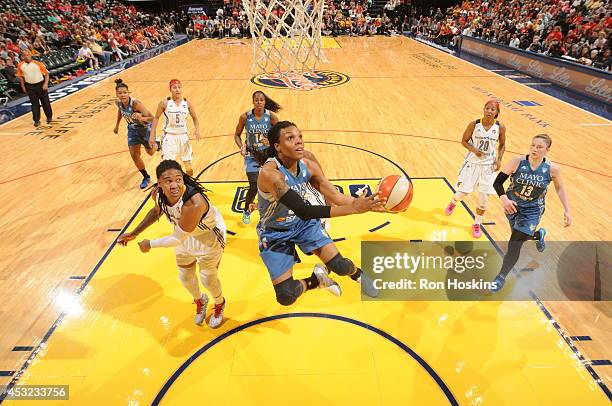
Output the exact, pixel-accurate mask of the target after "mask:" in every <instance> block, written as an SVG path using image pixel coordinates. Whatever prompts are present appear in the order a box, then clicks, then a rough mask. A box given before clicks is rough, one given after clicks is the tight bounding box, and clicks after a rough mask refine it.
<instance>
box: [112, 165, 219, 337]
mask: <svg viewBox="0 0 612 406" xmlns="http://www.w3.org/2000/svg"><path fill="white" fill-rule="evenodd" d="M156 174H157V186H158V188H157V189H156V190H155V191H154V192H153V193H152V195H151V197H152V198H153V200H154V201H155V207H153V208H152V209H151V210H149V213H147V215H146V217H145V218H144V219H143V220H142V221H141V222H140V224H138V225H137V226H136V228H134V230H132V231H131V232H129V233H125V234H122V235H120V236H119V238H118V239H117V242H118V243H119V244H121V245H124V246H125V245H126V244H127V243H128V242H129V241H132V240H133V239H135V238H136V237H137V236H138V235H139V234H140V233H142V232H143V231H144V230H146V229H147V228H148V227H149V226H150V225H152V224H153V223H155V222H156V221H157V220H158V219H159V218H160V217H161V216H162V214H165V215H166V217H167V218H168V220H169V221H170V222H171V223H172V224H173V225H174V232H173V233H172V234H170V235H167V236H165V237H162V238H158V239H155V240H142V241H140V242H139V243H138V246H139V247H140V250H141V251H142V252H149V250H150V249H151V248H161V247H174V250H175V254H176V263H177V265H178V269H179V279H180V281H181V283H182V284H183V286H184V287H185V288H186V289H187V290H188V291H189V293H191V295H192V296H193V299H194V303H195V305H196V316H195V323H196V324H198V325H200V324H202V323H203V322H204V319H205V317H206V306H207V305H208V296H207V295H206V294H202V293H201V291H200V285H199V282H198V278H197V276H196V272H195V271H196V263H197V264H198V265H199V267H200V281H201V282H202V285H204V287H205V288H206V289H207V290H208V292H210V294H211V295H212V297H213V300H214V302H215V305H214V309H213V314H212V315H211V316H210V318H209V320H208V325H209V326H210V327H212V328H217V327H219V325H220V324H221V322H222V321H223V311H224V310H225V298H224V297H223V292H222V290H221V282H220V281H219V278H218V277H217V272H218V271H219V264H220V262H221V257H222V256H223V249H224V248H225V223H224V221H223V217H222V216H221V213H220V212H219V210H217V208H216V207H215V206H213V205H212V203H211V202H210V201H209V200H208V197H207V196H206V194H205V192H206V189H205V188H204V187H203V186H202V185H201V184H200V183H199V182H198V181H197V180H196V179H194V178H192V177H191V176H189V175H187V174H186V173H184V172H183V170H182V169H181V166H180V165H179V163H178V162H176V161H172V160H165V161H162V162H161V163H160V164H159V165H158V166H157V169H156Z"/></svg>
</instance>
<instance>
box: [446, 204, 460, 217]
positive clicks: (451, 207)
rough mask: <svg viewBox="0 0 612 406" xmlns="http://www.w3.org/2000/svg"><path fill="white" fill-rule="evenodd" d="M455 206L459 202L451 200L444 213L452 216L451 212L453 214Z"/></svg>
mask: <svg viewBox="0 0 612 406" xmlns="http://www.w3.org/2000/svg"><path fill="white" fill-rule="evenodd" d="M455 207H457V203H455V202H450V203H449V204H448V206H446V209H444V214H446V215H447V216H450V215H451V214H453V211H454V210H455Z"/></svg>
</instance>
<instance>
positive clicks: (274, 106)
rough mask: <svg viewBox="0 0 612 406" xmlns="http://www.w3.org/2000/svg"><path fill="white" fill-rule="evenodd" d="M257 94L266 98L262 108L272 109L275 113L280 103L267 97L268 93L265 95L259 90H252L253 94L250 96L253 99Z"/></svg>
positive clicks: (279, 107)
mask: <svg viewBox="0 0 612 406" xmlns="http://www.w3.org/2000/svg"><path fill="white" fill-rule="evenodd" d="M258 94H260V95H262V96H263V97H264V99H266V105H265V106H264V109H266V110H270V111H273V112H275V113H276V112H278V111H279V110H280V109H281V106H280V104H278V103H277V102H275V101H274V100H272V99H271V98H269V97H268V95H266V94H265V93H264V92H262V91H261V90H257V91H256V92H254V93H253V96H251V98H252V99H254V98H255V96H257V95H258Z"/></svg>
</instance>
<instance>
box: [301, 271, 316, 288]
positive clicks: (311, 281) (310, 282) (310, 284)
mask: <svg viewBox="0 0 612 406" xmlns="http://www.w3.org/2000/svg"><path fill="white" fill-rule="evenodd" d="M302 280H303V281H304V282H306V290H311V289H316V288H318V287H319V279H318V278H317V275H315V273H314V272H313V273H312V275H310V276H309V277H308V278H306V279H302Z"/></svg>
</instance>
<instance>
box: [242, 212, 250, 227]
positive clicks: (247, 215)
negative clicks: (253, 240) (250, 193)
mask: <svg viewBox="0 0 612 406" xmlns="http://www.w3.org/2000/svg"><path fill="white" fill-rule="evenodd" d="M242 222H243V223H244V224H249V223H250V222H251V212H250V211H248V210H245V211H244V212H243V213H242Z"/></svg>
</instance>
